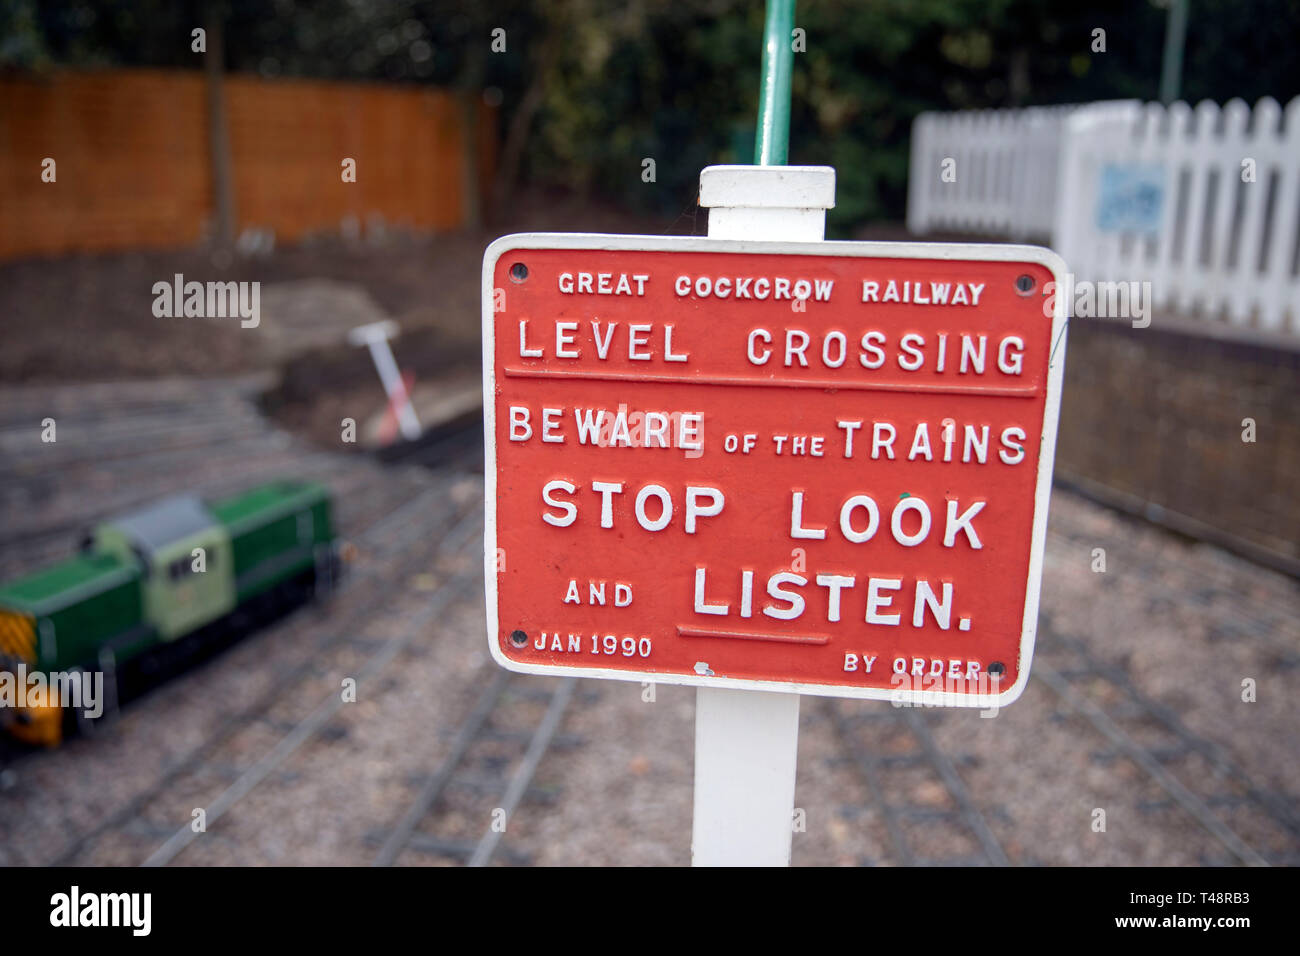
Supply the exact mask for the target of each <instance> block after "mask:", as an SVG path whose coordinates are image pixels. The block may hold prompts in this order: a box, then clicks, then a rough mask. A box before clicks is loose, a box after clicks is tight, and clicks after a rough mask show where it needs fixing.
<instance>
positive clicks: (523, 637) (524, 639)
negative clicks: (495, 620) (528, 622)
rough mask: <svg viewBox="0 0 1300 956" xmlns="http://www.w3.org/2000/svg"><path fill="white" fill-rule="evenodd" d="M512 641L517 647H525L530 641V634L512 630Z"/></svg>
mask: <svg viewBox="0 0 1300 956" xmlns="http://www.w3.org/2000/svg"><path fill="white" fill-rule="evenodd" d="M510 643H511V644H513V645H514V646H515V647H523V646H524V645H525V644H527V643H528V635H527V634H526V633H524V632H523V631H511V632H510Z"/></svg>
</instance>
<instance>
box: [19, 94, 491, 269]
mask: <svg viewBox="0 0 1300 956" xmlns="http://www.w3.org/2000/svg"><path fill="white" fill-rule="evenodd" d="M205 82H206V81H205V78H204V76H203V74H201V73H198V72H191V71H164V70H108V71H102V72H88V73H74V72H64V73H55V74H53V75H51V76H48V77H18V78H4V79H0V258H14V257H18V256H27V255H57V254H61V253H66V252H78V251H104V250H112V249H127V248H140V247H167V246H176V245H186V244H193V243H196V242H199V241H200V240H201V239H202V238H203V237H204V236H205V235H206V231H207V229H208V228H209V224H210V222H211V220H212V219H213V218H214V216H213V201H214V199H213V186H212V163H211V151H210V147H209V142H208V135H209V131H208V115H207V97H206V92H205V90H206V88H205ZM223 82H224V88H225V102H226V117H227V128H228V131H229V143H230V153H231V165H232V175H233V179H234V192H235V197H234V199H235V221H236V223H237V227H236V228H237V231H238V230H242V229H244V228H247V227H250V226H255V227H264V228H270V229H272V230H274V231H275V234H276V237H277V239H283V240H288V241H293V240H295V239H299V238H301V237H303V236H304V235H306V234H308V233H311V232H315V231H325V232H337V231H338V230H339V227H340V224H341V222H342V221H343V219H344V217H347V216H355V217H356V218H357V220H359V221H360V222H362V223H366V222H368V221H369V220H371V219H372V218H374V217H376V216H379V217H382V218H383V221H384V222H385V223H387V224H390V225H404V226H408V227H410V228H413V229H418V230H442V229H452V228H456V227H457V226H460V225H462V224H463V222H464V218H465V214H466V205H467V204H466V203H465V202H464V195H463V192H464V184H465V182H466V175H465V173H466V169H465V165H464V164H465V163H466V162H467V161H468V158H469V156H470V154H471V150H469V149H467V145H466V143H465V141H464V137H465V130H464V114H463V111H462V109H461V106H460V104H459V102H458V100H457V98H456V97H455V95H453V94H451V93H449V92H447V91H445V90H430V89H418V88H412V87H398V86H384V85H380V84H362V83H333V82H320V81H310V80H264V79H260V78H256V77H250V76H227V77H225V78H224V81H223ZM478 108H479V109H480V119H479V126H480V135H479V137H478V142H477V143H476V144H475V151H476V153H477V155H478V156H479V158H480V159H479V170H478V172H479V175H480V176H481V177H483V178H482V179H481V181H482V182H486V181H487V177H488V176H489V175H490V171H491V170H490V166H491V160H492V155H493V151H494V146H495V143H494V137H493V136H492V135H491V133H490V130H491V126H492V122H493V117H492V114H491V111H489V110H486V109H485V108H483V107H481V106H480V107H478ZM483 130H489V133H488V135H484V134H483ZM46 157H49V158H52V159H54V160H55V163H56V167H55V169H56V175H57V179H56V181H55V182H53V183H47V182H42V180H41V170H42V161H43V160H44V159H45V158H46ZM345 158H351V159H354V160H355V161H356V168H357V181H356V182H355V183H348V182H343V180H342V177H341V175H340V174H341V171H342V165H341V164H342V162H343V160H344V159H345Z"/></svg>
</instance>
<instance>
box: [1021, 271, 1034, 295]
mask: <svg viewBox="0 0 1300 956" xmlns="http://www.w3.org/2000/svg"><path fill="white" fill-rule="evenodd" d="M1037 285H1038V282H1037V280H1035V279H1034V277H1033V276H1031V275H1028V274H1025V275H1022V276H1018V277H1017V278H1016V292H1017V293H1018V294H1019V295H1030V294H1031V293H1032V292H1033V291H1034V287H1035V286H1037Z"/></svg>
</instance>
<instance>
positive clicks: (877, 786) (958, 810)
mask: <svg viewBox="0 0 1300 956" xmlns="http://www.w3.org/2000/svg"><path fill="white" fill-rule="evenodd" d="M855 703H856V702H855ZM822 706H823V707H824V709H825V712H826V713H827V714H828V715H829V717H830V721H831V725H832V726H833V728H834V730H835V733H836V734H837V735H838V737H839V739H840V741H841V744H842V746H843V747H844V749H845V750H846V752H847V754H848V758H849V760H850V762H851V763H852V764H853V766H854V767H855V769H856V770H857V771H858V773H859V776H860V777H861V779H862V782H863V783H864V785H865V786H866V789H867V793H868V794H869V798H870V801H871V803H872V804H873V805H874V807H875V809H876V810H877V812H878V813H879V814H880V818H881V820H882V822H883V823H884V826H885V830H886V833H887V834H888V838H889V848H890V852H891V855H892V856H893V858H894V862H895V863H897V864H898V865H900V866H1006V865H1007V864H1008V860H1007V856H1006V853H1005V852H1004V851H1003V849H1002V846H1001V844H1000V843H999V842H998V840H997V837H996V836H994V834H993V831H992V829H990V827H989V825H988V823H987V821H986V820H985V818H984V814H983V813H982V812H981V811H980V809H979V807H978V806H977V804H976V803H975V800H974V799H973V798H972V797H971V794H970V792H969V791H968V790H967V788H966V785H965V784H964V783H963V782H962V779H961V775H960V774H959V773H958V771H957V766H956V764H957V761H955V760H954V759H953V758H952V757H951V756H949V755H948V754H947V753H946V752H944V750H943V749H942V748H940V746H939V745H938V743H937V742H936V741H935V739H934V735H933V733H932V732H931V729H930V724H929V721H930V720H938V719H941V715H937V714H930V713H921V712H918V711H917V709H916V708H913V707H898V708H896V707H893V706H890V707H889V708H888V709H884V705H883V704H880V705H874V706H871V709H867V708H866V707H864V706H863V705H861V704H857V705H856V706H854V705H846V704H845V702H843V701H839V700H834V699H831V698H823V699H822ZM850 708H853V709H852V710H850ZM868 740H888V741H890V744H891V750H890V752H889V753H884V752H881V751H880V750H878V749H877V748H873V747H872V746H870V744H868V742H867V741H868ZM899 741H906V742H907V746H906V747H898V743H899ZM918 770H919V771H920V772H921V774H923V775H924V776H926V777H928V778H929V780H930V781H932V782H933V781H937V782H938V783H939V784H941V785H942V787H943V793H944V794H945V799H944V801H943V805H935V804H931V805H928V806H920V805H917V804H915V803H912V802H903V801H900V800H899V799H897V798H896V797H895V796H894V793H895V791H896V790H897V789H898V786H897V784H900V783H903V784H904V785H905V781H902V780H901V779H898V780H896V779H895V778H903V777H907V776H908V775H912V776H915V772H916V771H918ZM911 823H924V824H925V825H926V826H927V827H929V828H931V830H937V831H940V832H941V838H940V840H939V841H937V842H943V843H944V844H946V845H952V844H956V845H957V846H959V847H962V848H963V850H964V851H963V852H959V853H956V854H952V853H949V854H948V855H945V856H933V855H929V854H925V853H922V852H918V851H917V850H916V849H915V848H914V847H913V845H912V840H911V839H910V838H909V830H910V828H909V826H908V824H911ZM866 862H874V861H866Z"/></svg>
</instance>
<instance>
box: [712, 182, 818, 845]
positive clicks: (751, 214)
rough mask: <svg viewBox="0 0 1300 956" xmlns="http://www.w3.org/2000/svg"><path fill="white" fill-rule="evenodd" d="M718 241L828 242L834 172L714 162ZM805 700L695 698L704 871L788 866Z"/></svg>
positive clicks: (738, 694)
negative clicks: (801, 704)
mask: <svg viewBox="0 0 1300 956" xmlns="http://www.w3.org/2000/svg"><path fill="white" fill-rule="evenodd" d="M700 205H701V206H704V207H705V208H707V209H708V210H709V238H710V239H744V240H756V241H773V240H783V241H785V242H820V241H821V240H823V239H824V238H825V237H826V210H827V209H830V208H832V207H834V205H835V170H834V169H832V168H831V167H829V166H709V167H707V168H706V169H705V170H704V171H703V172H702V173H700ZM798 751H799V695H798V694H782V693H774V692H771V691H757V690H724V689H722V688H711V687H701V688H699V689H698V690H697V691H696V697H695V821H694V827H693V830H692V834H691V863H692V865H694V866H788V865H789V864H790V842H791V833H792V830H793V826H794V780H795V763H796V757H797V755H798Z"/></svg>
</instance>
